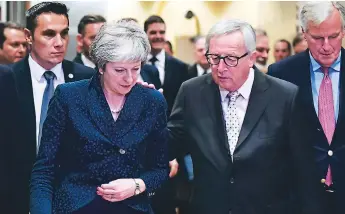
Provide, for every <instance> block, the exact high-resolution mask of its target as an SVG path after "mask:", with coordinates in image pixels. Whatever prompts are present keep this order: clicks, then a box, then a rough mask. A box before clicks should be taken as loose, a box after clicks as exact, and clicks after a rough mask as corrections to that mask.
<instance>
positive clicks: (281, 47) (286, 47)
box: [273, 39, 291, 62]
mask: <svg viewBox="0 0 345 214" xmlns="http://www.w3.org/2000/svg"><path fill="white" fill-rule="evenodd" d="M290 55H291V44H290V42H289V41H287V40H286V39H280V40H278V41H277V42H276V44H275V45H274V52H273V56H274V59H275V61H276V62H278V61H280V60H282V59H284V58H286V57H288V56H290Z"/></svg>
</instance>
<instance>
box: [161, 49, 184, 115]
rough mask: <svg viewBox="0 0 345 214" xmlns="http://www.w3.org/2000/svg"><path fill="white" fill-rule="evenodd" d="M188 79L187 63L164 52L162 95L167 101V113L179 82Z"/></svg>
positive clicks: (172, 103) (172, 102) (179, 84)
mask: <svg viewBox="0 0 345 214" xmlns="http://www.w3.org/2000/svg"><path fill="white" fill-rule="evenodd" d="M187 79H188V65H187V64H186V63H184V62H182V61H181V60H179V59H176V58H174V57H172V56H170V55H168V54H165V76H164V84H163V95H164V97H165V99H166V100H167V103H168V115H169V114H170V112H171V109H172V107H173V105H174V101H175V98H176V95H177V92H178V90H179V89H180V86H181V84H182V83H183V82H184V81H186V80H187Z"/></svg>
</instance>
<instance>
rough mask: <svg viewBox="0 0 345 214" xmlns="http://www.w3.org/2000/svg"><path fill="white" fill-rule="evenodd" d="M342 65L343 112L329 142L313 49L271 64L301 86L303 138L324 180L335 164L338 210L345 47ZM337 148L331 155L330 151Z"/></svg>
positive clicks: (342, 188) (344, 187) (344, 100)
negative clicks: (314, 78) (317, 102)
mask: <svg viewBox="0 0 345 214" xmlns="http://www.w3.org/2000/svg"><path fill="white" fill-rule="evenodd" d="M340 63H341V66H340V69H341V70H340V80H339V84H340V85H339V115H338V121H337V123H336V129H335V133H334V136H333V139H332V142H331V145H329V144H328V142H327V139H326V136H325V134H324V132H323V129H322V127H321V124H320V122H319V119H318V116H317V114H316V111H315V108H314V104H313V95H312V88H311V78H310V57H309V50H306V51H305V52H302V53H300V54H297V55H294V56H291V57H288V58H286V59H284V60H282V61H279V62H277V63H275V64H272V65H271V66H269V67H268V74H269V75H272V76H275V77H278V78H280V79H284V80H286V81H289V82H292V83H294V84H296V85H298V86H299V88H300V93H299V96H298V102H300V103H301V105H302V106H303V108H302V109H301V115H303V117H301V120H300V121H299V123H303V124H304V125H303V135H301V136H303V138H304V142H303V143H305V144H306V145H308V146H309V147H311V148H313V155H314V156H313V160H314V162H315V163H316V165H317V167H318V174H317V176H316V179H317V180H318V181H319V185H320V186H321V185H323V184H321V182H320V181H321V179H323V178H325V177H326V174H327V169H328V165H331V171H332V180H333V183H334V184H333V185H334V188H335V189H336V191H335V194H334V195H335V196H336V197H335V198H336V199H335V200H336V202H335V204H336V206H337V207H336V208H335V209H337V210H338V212H337V213H339V214H340V213H344V211H345V203H344V202H343V198H344V197H345V170H344V167H345V141H344V139H345V132H344V130H345V109H344V108H345V96H344V94H345V50H344V49H343V48H342V49H341V62H340ZM329 150H331V151H333V155H332V156H329V155H328V151H329Z"/></svg>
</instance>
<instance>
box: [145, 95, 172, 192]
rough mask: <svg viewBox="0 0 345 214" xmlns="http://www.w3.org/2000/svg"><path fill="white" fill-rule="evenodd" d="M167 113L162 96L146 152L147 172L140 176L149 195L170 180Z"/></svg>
mask: <svg viewBox="0 0 345 214" xmlns="http://www.w3.org/2000/svg"><path fill="white" fill-rule="evenodd" d="M166 111H167V104H166V102H165V100H164V98H163V96H162V97H161V101H160V102H159V106H158V108H157V112H156V115H157V119H156V122H155V125H154V128H153V131H152V133H150V137H149V139H148V141H149V142H148V146H147V150H146V155H147V157H146V169H147V171H146V172H144V173H143V174H142V175H141V176H140V178H141V179H142V180H143V181H144V183H145V185H146V192H148V193H149V192H153V191H154V190H155V189H157V188H158V187H159V186H160V185H161V184H162V183H163V181H165V180H167V179H168V175H169V160H168V145H167V143H168V142H167V134H168V133H167V132H168V130H167V126H166V124H167V116H166Z"/></svg>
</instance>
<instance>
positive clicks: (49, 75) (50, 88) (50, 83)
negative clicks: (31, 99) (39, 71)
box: [37, 71, 55, 153]
mask: <svg viewBox="0 0 345 214" xmlns="http://www.w3.org/2000/svg"><path fill="white" fill-rule="evenodd" d="M43 76H44V78H45V79H46V80H47V85H46V88H45V89H44V94H43V99H42V107H41V118H40V126H39V132H38V144H37V153H38V150H39V147H40V144H41V137H42V127H43V123H44V120H45V119H46V117H47V111H48V105H49V101H50V99H51V98H52V96H53V94H54V77H55V74H54V73H53V72H51V71H46V72H44V74H43Z"/></svg>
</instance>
